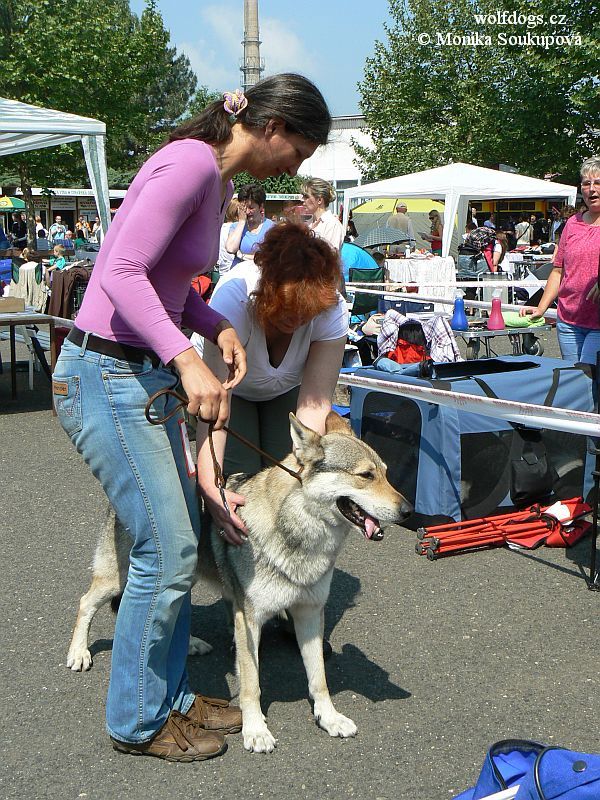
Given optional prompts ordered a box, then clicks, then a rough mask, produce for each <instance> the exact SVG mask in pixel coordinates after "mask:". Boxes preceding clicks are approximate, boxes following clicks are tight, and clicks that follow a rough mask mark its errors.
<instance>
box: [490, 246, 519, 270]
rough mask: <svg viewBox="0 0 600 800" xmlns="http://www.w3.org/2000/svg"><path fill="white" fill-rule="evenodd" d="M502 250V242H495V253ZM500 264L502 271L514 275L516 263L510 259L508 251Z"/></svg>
mask: <svg viewBox="0 0 600 800" xmlns="http://www.w3.org/2000/svg"><path fill="white" fill-rule="evenodd" d="M501 252H502V245H501V244H500V242H495V243H494V253H501ZM498 266H499V267H500V269H501V270H502V272H506V273H507V274H508V275H512V274H513V272H514V271H515V270H514V264H513V263H512V261H509V260H508V251H507V252H506V253H505V254H504V258H503V259H502V261H501V262H500V263H499V264H498Z"/></svg>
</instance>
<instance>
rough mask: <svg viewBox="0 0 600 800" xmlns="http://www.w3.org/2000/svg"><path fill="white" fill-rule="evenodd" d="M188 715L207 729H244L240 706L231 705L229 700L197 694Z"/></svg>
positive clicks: (235, 731) (230, 731) (233, 731)
mask: <svg viewBox="0 0 600 800" xmlns="http://www.w3.org/2000/svg"><path fill="white" fill-rule="evenodd" d="M187 715H188V717H189V718H190V719H191V720H192V721H193V722H195V723H196V725H199V726H200V727H201V728H204V729H205V730H207V731H221V733H239V732H240V731H241V730H242V712H241V709H240V708H238V706H230V705H229V703H228V702H227V700H219V699H217V698H216V697H204V695H201V694H197V695H196V699H195V700H194V702H193V703H192V705H191V706H190V708H189V709H188V711H187Z"/></svg>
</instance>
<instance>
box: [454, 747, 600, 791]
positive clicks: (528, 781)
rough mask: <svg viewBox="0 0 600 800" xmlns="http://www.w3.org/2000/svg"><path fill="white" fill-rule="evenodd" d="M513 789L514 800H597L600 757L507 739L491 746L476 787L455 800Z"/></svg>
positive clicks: (599, 788)
mask: <svg viewBox="0 0 600 800" xmlns="http://www.w3.org/2000/svg"><path fill="white" fill-rule="evenodd" d="M513 786H519V789H518V791H517V793H516V795H515V800H557V799H558V798H560V800H596V799H597V798H598V797H600V755H596V754H590V753H577V752H574V751H573V750H566V749H563V748H560V747H545V746H544V745H542V744H539V743H538V742H531V741H527V740H524V739H505V740H504V741H501V742H496V744H494V745H492V747H490V749H489V751H488V753H487V755H486V757H485V761H484V763H483V767H482V769H481V773H480V775H479V779H478V780H477V784H476V785H475V786H474V787H473V788H471V789H467V790H466V791H465V792H462V793H461V794H459V795H458V796H457V797H455V799H454V800H482V798H485V797H487V796H488V795H490V794H494V793H495V792H501V791H503V790H504V789H510V788H511V787H513Z"/></svg>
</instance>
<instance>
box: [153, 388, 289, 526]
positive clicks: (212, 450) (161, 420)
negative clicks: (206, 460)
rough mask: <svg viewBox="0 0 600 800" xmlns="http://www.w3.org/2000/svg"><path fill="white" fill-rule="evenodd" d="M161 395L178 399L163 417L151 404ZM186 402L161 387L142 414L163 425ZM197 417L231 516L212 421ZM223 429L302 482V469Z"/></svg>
mask: <svg viewBox="0 0 600 800" xmlns="http://www.w3.org/2000/svg"><path fill="white" fill-rule="evenodd" d="M163 396H169V397H174V398H175V399H176V400H177V401H178V403H177V405H176V406H175V407H174V408H172V409H171V411H170V412H169V413H168V414H165V416H164V417H156V416H152V406H153V404H154V402H155V401H156V400H158V398H159V397H163ZM188 403H189V400H188V399H187V397H186V396H185V395H184V394H182V393H180V392H176V391H175V390H174V389H161V390H160V391H158V392H155V393H154V394H153V395H151V396H150V398H149V399H148V402H147V403H146V408H145V410H144V414H145V415H146V419H147V420H148V422H149V423H150V425H163V424H164V423H165V422H167V421H168V420H170V419H171V417H174V416H175V414H177V413H178V411H179V409H180V408H186V407H187V405H188ZM198 419H199V420H200V422H205V423H207V424H208V444H209V447H210V455H211V458H212V462H213V470H214V472H215V486H216V487H217V489H218V490H219V493H220V495H221V502H222V503H223V507H224V508H225V511H227V513H228V514H229V516H231V511H230V509H229V505H228V503H227V498H226V497H225V477H224V475H223V470H222V469H221V465H220V464H219V462H218V461H217V456H216V453H215V445H214V442H213V430H214V421H212V420H207V419H203V418H202V417H201V416H198ZM223 430H224V431H226V432H227V433H228V434H229V435H230V436H234V437H235V438H236V439H238V440H239V441H240V442H242V444H245V445H246V447H249V448H250V449H251V450H254V451H255V452H256V453H259V455H261V456H263V458H266V459H267V460H268V461H270V462H271V463H272V464H275V466H276V467H279V468H280V469H282V470H284V471H285V472H287V473H288V474H289V475H292V476H293V477H294V478H296V480H297V481H299V482H300V484H302V478H301V477H300V474H301V472H302V470H300V471H299V472H294V470H293V469H290V468H289V467H286V466H285V464H282V463H281V461H278V460H277V459H276V458H274V456H271V455H269V453H265V451H264V450H261V449H260V447H257V446H256V445H255V444H253V443H252V442H250V441H249V440H248V439H246V437H245V436H242V435H241V433H237V431H234V430H232V429H231V428H230V427H228V426H227V425H223Z"/></svg>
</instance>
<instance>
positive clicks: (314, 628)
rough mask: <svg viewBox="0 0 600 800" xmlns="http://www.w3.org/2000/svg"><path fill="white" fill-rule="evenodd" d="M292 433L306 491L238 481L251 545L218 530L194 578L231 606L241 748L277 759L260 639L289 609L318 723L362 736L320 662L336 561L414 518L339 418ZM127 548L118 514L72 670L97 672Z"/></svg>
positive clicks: (103, 548)
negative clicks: (356, 534) (104, 617)
mask: <svg viewBox="0 0 600 800" xmlns="http://www.w3.org/2000/svg"><path fill="white" fill-rule="evenodd" d="M290 432H291V436H292V443H293V450H292V453H291V454H290V455H289V456H288V457H287V458H286V459H285V461H284V462H283V463H284V464H285V465H286V466H288V467H290V468H292V469H297V470H298V469H299V471H300V473H301V480H302V482H301V483H299V482H298V481H297V480H296V478H294V477H292V476H290V475H289V474H288V473H285V472H284V471H282V470H279V469H278V468H277V467H269V468H267V469H264V470H263V471H262V472H259V473H258V474H256V475H253V476H247V475H232V476H231V477H230V478H229V480H228V484H227V485H228V488H231V489H233V490H234V491H236V492H239V493H240V494H244V495H245V497H246V504H245V505H244V506H242V507H240V508H239V509H238V513H239V514H240V516H241V517H242V519H243V520H244V522H245V524H246V526H247V528H248V530H249V537H248V539H247V541H246V543H245V544H244V545H243V546H241V547H234V546H232V545H230V544H228V543H227V542H226V541H224V539H223V538H222V537H221V536H219V531H218V530H217V529H216V528H215V526H214V525H212V527H211V531H210V535H209V536H202V537H201V541H200V545H199V553H198V569H197V576H196V578H197V579H203V580H208V581H209V582H211V583H212V584H213V585H217V586H218V587H219V588H220V590H221V593H222V595H223V597H224V599H225V600H226V601H227V602H228V603H230V604H231V607H232V613H233V623H234V634H235V646H236V659H237V671H238V675H239V681H240V694H239V703H240V706H241V709H242V714H243V728H242V733H243V738H244V747H245V748H246V749H247V750H251V751H254V752H259V753H260V752H271V751H272V750H273V749H274V747H275V746H276V743H277V741H276V739H275V737H274V736H273V735H272V734H271V732H270V731H269V729H268V727H267V724H266V720H265V717H264V716H263V714H262V711H261V707H260V686H259V679H258V675H259V670H258V647H259V641H260V633H261V628H262V626H263V624H264V623H265V622H266V621H267V620H268V619H269V618H271V617H274V616H276V615H278V614H280V613H282V612H283V611H284V610H288V611H289V612H290V613H291V615H292V618H293V623H294V630H295V634H296V638H297V640H298V645H299V647H300V652H301V654H302V659H303V662H304V667H305V669H306V674H307V677H308V689H309V694H310V696H311V698H312V700H313V704H314V706H313V713H314V717H315V719H316V721H317V723H318V724H319V726H320V727H321V728H323V729H324V730H326V731H327V733H328V734H329V735H330V736H341V737H348V736H354V735H355V734H356V730H357V729H356V725H355V724H354V722H353V721H352V720H351V719H348V717H345V716H343V715H342V714H340V713H338V712H337V711H336V710H335V708H334V706H333V703H332V701H331V697H330V695H329V689H328V688H327V682H326V679H325V667H324V663H323V616H324V615H323V609H324V607H325V603H326V602H327V597H328V595H329V588H330V584H331V578H332V574H333V568H334V565H335V560H336V557H337V554H338V553H339V551H340V549H341V547H342V545H343V543H344V541H345V539H346V537H347V536H348V534H349V533H351V532H353V531H357V530H358V531H360V532H362V534H363V535H364V537H365V538H366V539H368V540H372V541H377V540H379V539H381V538H382V536H383V534H382V532H381V528H380V522H381V523H384V522H388V523H401V522H402V521H403V520H404V519H406V517H407V516H408V515H409V514H410V513H411V511H412V507H411V505H410V504H409V503H408V502H407V501H406V500H405V498H404V497H403V496H402V495H401V494H399V493H398V492H397V491H396V490H395V489H393V488H392V486H391V485H390V484H389V483H388V480H387V478H386V465H385V464H384V463H383V461H382V460H381V459H380V458H379V456H378V455H377V454H376V453H375V452H374V450H372V449H371V448H370V447H369V446H368V445H367V444H365V443H364V442H362V441H361V440H360V439H357V438H356V437H355V436H354V435H353V434H352V431H351V430H350V426H349V425H348V424H347V423H346V422H345V421H344V420H343V419H342V418H341V417H339V416H338V415H337V414H335V413H334V412H331V413H330V414H329V415H328V417H327V421H326V432H325V434H324V435H323V436H320V435H319V434H317V433H315V432H314V431H312V430H310V429H309V428H307V427H305V426H304V425H302V424H301V423H300V422H299V420H298V419H296V417H295V416H294V415H293V414H290ZM130 547H131V540H130V538H129V537H128V534H127V531H126V529H125V528H124V527H123V525H121V523H120V522H119V520H118V519H117V518H116V517H115V516H114V514H112V515H111V517H109V520H108V522H107V524H106V526H105V528H104V531H103V533H102V535H101V537H100V541H99V542H98V546H97V548H96V553H95V557H94V564H93V579H92V585H91V587H90V589H89V591H88V592H87V594H85V595H84V596H83V597H82V598H81V601H80V606H79V615H78V617H77V622H76V625H75V630H74V632H73V638H72V641H71V647H70V649H69V654H68V658H67V666H68V667H70V669H72V670H74V671H80V670H87V669H89V668H90V666H91V663H92V659H91V655H90V652H89V650H88V633H89V628H90V624H91V622H92V619H93V617H94V614H95V613H96V611H97V610H98V609H99V608H100V607H101V606H102V605H103V604H104V603H106V602H107V601H108V600H110V599H112V598H113V597H116V596H117V595H119V594H120V593H121V592H122V591H123V588H124V586H125V582H126V580H127V568H128V558H129V555H128V554H129V549H130ZM210 649H211V647H210V645H208V644H206V643H205V642H203V641H202V640H200V639H196V638H195V637H192V639H191V640H190V652H191V653H192V654H202V653H205V652H208V651H209V650H210Z"/></svg>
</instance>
